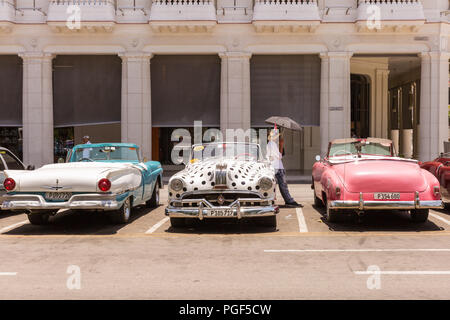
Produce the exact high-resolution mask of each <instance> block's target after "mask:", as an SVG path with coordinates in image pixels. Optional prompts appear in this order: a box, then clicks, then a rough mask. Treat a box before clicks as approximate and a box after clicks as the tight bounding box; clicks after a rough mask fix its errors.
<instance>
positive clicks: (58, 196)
mask: <svg viewBox="0 0 450 320" xmlns="http://www.w3.org/2000/svg"><path fill="white" fill-rule="evenodd" d="M71 196H72V193H71V192H46V193H45V199H47V200H60V201H66V200H69V199H70V197H71Z"/></svg>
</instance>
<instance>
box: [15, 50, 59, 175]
mask: <svg viewBox="0 0 450 320" xmlns="http://www.w3.org/2000/svg"><path fill="white" fill-rule="evenodd" d="M20 57H21V58H22V60H23V100H22V101H23V102H22V104H23V112H22V117H23V120H22V121H23V123H22V125H23V160H24V163H26V164H33V165H35V166H36V167H39V166H41V165H43V164H46V163H53V91H52V59H53V55H51V54H48V53H34V52H27V53H21V54H20Z"/></svg>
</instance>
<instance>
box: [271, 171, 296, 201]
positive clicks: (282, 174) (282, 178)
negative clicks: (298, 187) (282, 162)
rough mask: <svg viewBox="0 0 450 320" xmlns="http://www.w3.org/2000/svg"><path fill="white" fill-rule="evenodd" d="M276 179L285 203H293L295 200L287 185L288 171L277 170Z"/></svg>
mask: <svg viewBox="0 0 450 320" xmlns="http://www.w3.org/2000/svg"><path fill="white" fill-rule="evenodd" d="M275 179H277V183H278V186H279V187H280V193H281V195H282V196H283V199H284V202H285V203H292V202H294V199H293V198H292V197H291V194H290V193H289V189H288V185H287V183H286V170H284V169H278V170H275Z"/></svg>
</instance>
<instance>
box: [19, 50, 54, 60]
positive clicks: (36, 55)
mask: <svg viewBox="0 0 450 320" xmlns="http://www.w3.org/2000/svg"><path fill="white" fill-rule="evenodd" d="M55 56H56V55H55V54H53V53H49V52H34V51H32V52H20V53H19V57H21V58H22V60H23V61H24V62H25V61H30V60H50V61H51V60H53V58H55Z"/></svg>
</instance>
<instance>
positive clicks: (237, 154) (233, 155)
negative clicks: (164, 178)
mask: <svg viewBox="0 0 450 320" xmlns="http://www.w3.org/2000/svg"><path fill="white" fill-rule="evenodd" d="M211 158H212V159H221V158H224V159H239V160H246V161H259V160H260V159H261V155H260V151H259V146H258V145H257V144H249V143H211V144H205V145H193V146H192V152H191V163H194V162H196V161H199V160H206V159H211Z"/></svg>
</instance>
